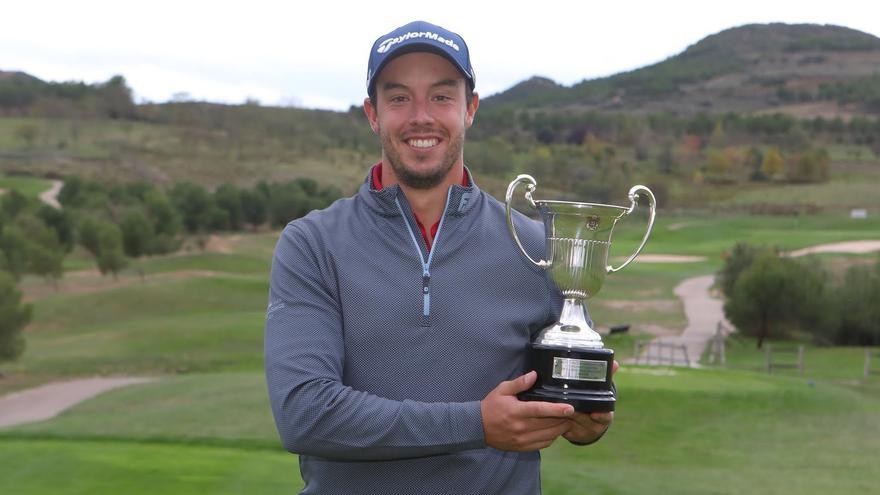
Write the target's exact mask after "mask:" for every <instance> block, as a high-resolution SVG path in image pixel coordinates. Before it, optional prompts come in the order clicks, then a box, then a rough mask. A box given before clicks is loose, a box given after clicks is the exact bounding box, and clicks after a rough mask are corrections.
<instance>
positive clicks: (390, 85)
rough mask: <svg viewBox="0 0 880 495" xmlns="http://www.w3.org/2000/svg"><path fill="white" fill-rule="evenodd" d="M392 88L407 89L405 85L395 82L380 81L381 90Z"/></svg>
mask: <svg viewBox="0 0 880 495" xmlns="http://www.w3.org/2000/svg"><path fill="white" fill-rule="evenodd" d="M392 89H407V87H406V85H403V84H400V83H396V82H391V81H388V82H385V83H382V90H383V91H391V90H392Z"/></svg>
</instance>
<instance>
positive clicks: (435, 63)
mask: <svg viewBox="0 0 880 495" xmlns="http://www.w3.org/2000/svg"><path fill="white" fill-rule="evenodd" d="M474 87H475V76H474V72H473V68H472V67H471V64H470V56H469V53H468V47H467V45H466V44H465V42H464V40H463V39H462V38H461V37H460V36H458V35H457V34H455V33H452V32H450V31H447V30H446V29H443V28H441V27H439V26H435V25H432V24H429V23H426V22H413V23H410V24H407V25H405V26H402V27H400V28H398V29H396V30H394V31H392V32H391V33H388V34H387V35H385V36H382V37H380V38H378V39H377V40H376V42H375V43H374V44H373V48H372V50H371V51H370V58H369V63H368V74H367V93H368V95H369V97H368V98H367V99H366V100H365V101H364V111H365V112H366V115H367V117H368V119H369V122H370V126H371V127H372V129H373V131H374V132H375V133H376V134H378V135H379V139H380V142H381V144H382V159H381V161H380V162H379V163H377V164H376V165H374V166H373V167H372V168H371V169H370V171H369V173H368V174H367V177H366V180H365V181H364V183H363V184H362V185H361V188H360V190H359V191H358V193H357V194H356V195H355V196H354V197H352V198H347V199H343V200H339V201H337V202H336V203H334V204H333V205H331V206H330V207H329V208H327V209H326V210H322V211H315V212H312V213H310V214H309V215H307V216H306V217H304V218H301V219H298V220H295V221H293V222H291V223H290V224H288V226H287V227H286V228H285V230H284V232H283V233H282V235H281V238H280V239H279V241H278V245H277V247H276V250H275V257H274V259H273V264H272V274H271V283H270V295H269V309H268V312H267V317H266V377H267V382H268V387H269V395H270V400H271V404H272V411H273V413H274V415H275V421H276V425H277V427H278V432H279V434H280V436H281V440H282V442H283V444H284V446H285V447H286V448H287V449H288V450H289V451H291V452H294V453H297V454H300V470H301V473H302V478H303V480H304V481H305V488H304V489H303V493H346V494H355V493H364V494H381V493H414V494H416V493H417V494H431V493H438V494H439V493H443V494H453V493H454V494H468V493H473V494H494V493H499V494H520V493H522V494H536V493H540V455H539V453H538V451H539V450H540V449H542V448H545V447H547V446H549V445H550V444H552V443H553V441H554V440H556V439H557V438H558V437H559V436H563V437H565V438H566V439H568V440H569V441H571V442H573V443H577V444H588V443H592V442H594V441H595V440H597V439H598V438H599V437H601V436H602V434H603V433H604V432H605V430H606V429H607V427H608V425H609V424H610V423H611V420H612V414H613V413H593V414H582V413H575V412H574V411H573V409H572V407H571V406H570V405H567V404H553V403H547V402H522V401H520V400H518V399H517V397H516V394H517V393H519V392H522V391H524V390H526V389H528V388H529V387H531V385H532V384H533V383H534V380H535V375H534V373H533V372H529V373H526V374H523V372H524V371H526V370H524V369H523V367H524V359H525V351H526V348H527V345H528V343H529V341H530V338H531V336H532V335H533V334H534V333H535V332H537V331H538V330H540V329H541V328H543V327H544V326H545V325H546V324H547V323H548V322H551V321H555V320H556V318H557V316H558V313H559V309H560V307H561V304H562V299H561V295H560V293H559V291H558V290H557V289H556V287H555V286H554V285H553V283H552V281H550V279H549V278H548V276H547V274H546V273H544V272H543V271H541V270H540V269H537V268H534V267H533V266H532V265H531V264H527V263H524V262H523V261H522V258H521V254H520V253H519V251H518V249H517V248H516V246H515V244H514V243H513V241H512V239H511V238H510V236H509V234H508V231H507V226H506V220H505V212H504V205H503V204H501V203H499V202H498V201H497V200H495V199H494V198H492V197H491V196H489V195H488V194H486V193H485V192H483V191H481V190H480V189H479V188H478V187H477V186H476V184H475V182H474V179H473V177H472V176H471V173H470V171H469V170H468V169H467V168H466V167H465V165H464V141H465V131H466V130H467V129H468V128H469V127H470V126H471V125H472V124H473V122H474V118H475V115H476V113H477V109H478V107H479V96H478V95H477V94H476V93H475V92H474ZM514 222H515V223H516V226H517V228H518V230H519V231H520V232H521V234H520V236H521V238H522V240H523V241H524V245H525V246H526V248H527V249H528V250H529V251H530V252H532V253H533V254H534V255H535V256H537V255H539V254H540V253H542V252H543V249H544V235H543V227H542V226H541V225H540V224H538V223H537V222H534V221H532V220H529V219H527V218H525V217H524V216H522V215H518V214H517V215H516V216H515V217H514Z"/></svg>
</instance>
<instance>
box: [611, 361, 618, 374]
mask: <svg viewBox="0 0 880 495" xmlns="http://www.w3.org/2000/svg"><path fill="white" fill-rule="evenodd" d="M618 368H620V363H618V362H617V360H616V359H615V360H614V361H613V362H612V364H611V376H614V374H615V373H617V369H618Z"/></svg>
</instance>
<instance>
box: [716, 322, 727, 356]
mask: <svg viewBox="0 0 880 495" xmlns="http://www.w3.org/2000/svg"><path fill="white" fill-rule="evenodd" d="M718 329H719V330H720V329H721V322H718ZM718 342H719V343H720V348H721V365H722V366H726V365H727V355H726V353H725V352H726V350H725V347H726V346H727V341H726V340H725V339H724V332H722V331H719V332H718Z"/></svg>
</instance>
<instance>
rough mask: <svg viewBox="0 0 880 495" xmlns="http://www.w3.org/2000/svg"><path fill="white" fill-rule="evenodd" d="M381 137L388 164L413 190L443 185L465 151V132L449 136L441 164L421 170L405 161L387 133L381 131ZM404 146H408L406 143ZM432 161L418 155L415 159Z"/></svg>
mask: <svg viewBox="0 0 880 495" xmlns="http://www.w3.org/2000/svg"><path fill="white" fill-rule="evenodd" d="M379 136H380V139H381V141H382V150H383V151H384V152H385V157H386V158H388V163H389V165H391V169H392V170H394V175H395V176H396V177H397V180H398V181H399V182H400V183H401V184H403V185H405V186H407V187H411V188H413V189H431V188H433V187H435V186H436V185H438V184H440V183H442V182H443V180H444V179H446V176H447V175H449V171H450V170H452V166H453V165H455V162H456V161H458V160H459V159H460V158H461V156H462V149H464V132H462V133H460V134H458V135H454V136H449V140H448V143H447V146H446V151H445V152H444V153H443V155H442V156H441V157H440V161H439V163H437V165H436V166H434V167H431V168H427V169H422V170H420V169H418V168H416V167H414V166H412V165H415V163H413V164H408V163H406V162H405V161H404V159H403V157H402V156H401V154H400V152H399V150H398V149H397V148H395V143H394V140H393V139H392V137H391V136H390V135H389V134H388V133H387V132H385V131H384V130H382V129H380V130H379ZM403 146H406V144H405V143H404V144H403ZM430 159H433V157H428V156H419V155H416V156H415V158H413V160H415V161H417V162H426V161H428V160H430Z"/></svg>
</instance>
